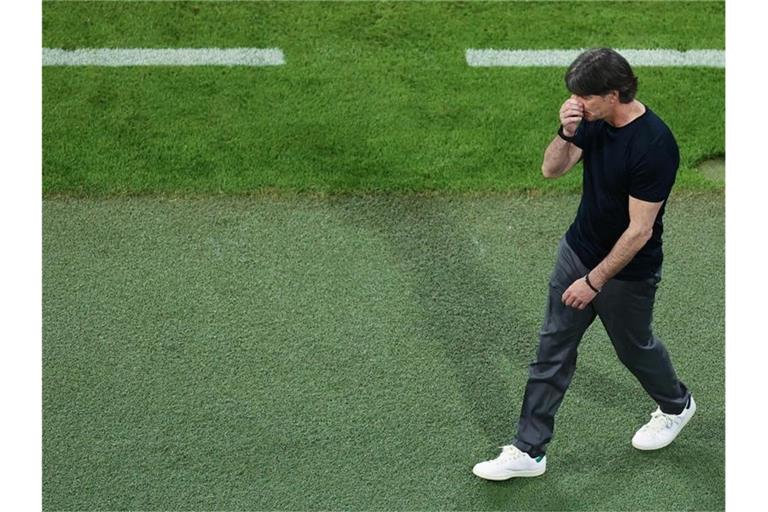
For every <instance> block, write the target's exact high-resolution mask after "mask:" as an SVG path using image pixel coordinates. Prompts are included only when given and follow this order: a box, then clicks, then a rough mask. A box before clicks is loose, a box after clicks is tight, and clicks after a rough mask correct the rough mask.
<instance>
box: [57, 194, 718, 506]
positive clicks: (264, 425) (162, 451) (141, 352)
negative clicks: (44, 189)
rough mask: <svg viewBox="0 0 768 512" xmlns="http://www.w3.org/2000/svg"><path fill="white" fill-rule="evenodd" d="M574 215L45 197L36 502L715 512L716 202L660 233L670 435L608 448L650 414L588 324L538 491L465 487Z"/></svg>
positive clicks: (712, 197)
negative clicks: (692, 407)
mask: <svg viewBox="0 0 768 512" xmlns="http://www.w3.org/2000/svg"><path fill="white" fill-rule="evenodd" d="M578 199H579V198H578V196H563V197H559V198H554V197H547V198H542V199H538V200H528V199H525V198H521V197H511V198H505V197H493V198H485V199H481V198H443V197H437V198H425V197H418V196H400V197H346V198H343V197H336V198H330V199H325V200H323V199H312V198H298V199H289V198H285V197H280V198H267V197H265V198H240V199H235V198H213V199H210V198H209V199H194V200H163V199H151V198H142V199H113V200H70V199H66V200H50V199H47V200H45V201H44V203H43V205H44V210H43V236H44V240H43V249H44V252H43V275H44V279H43V408H44V414H43V420H44V423H43V457H44V459H43V475H44V479H43V499H44V508H45V509H46V510H72V509H77V510H94V509H98V510H105V509H109V510H160V509H162V510H234V509H244V510H275V509H280V510H285V509H290V510H310V509H311V510H339V509H346V510H363V509H364V510H371V509H379V510H382V509H387V510H402V509H409V510H416V509H418V510H447V509H452V510H505V509H511V510H591V509H594V510H635V509H637V508H638V506H642V507H643V508H644V509H647V510H657V509H666V508H668V507H669V504H670V503H675V506H676V507H677V508H680V509H684V510H722V508H723V501H724V485H723V484H724V482H723V475H724V448H723V440H724V368H723V348H724V345H723V336H724V278H723V275H724V272H723V270H724V251H723V239H724V233H723V230H724V223H723V219H724V206H723V195H722V194H708V195H700V196H684V195H677V194H675V195H673V197H672V198H671V200H670V203H669V205H668V210H667V215H666V218H665V228H666V229H665V242H666V260H665V267H664V280H663V281H662V283H661V286H660V289H659V292H658V296H657V308H656V311H655V316H654V319H655V324H654V332H655V334H656V335H658V336H659V337H660V338H661V339H662V340H664V342H665V344H666V346H667V348H668V349H669V352H670V356H671V358H672V360H673V362H674V363H675V367H676V369H677V371H678V373H679V375H680V377H681V378H682V379H683V380H684V381H685V382H686V384H688V385H689V387H690V388H691V390H692V391H693V393H694V394H695V395H696V399H697V402H698V403H699V412H697V414H696V417H695V418H694V419H693V420H692V422H691V423H690V424H689V425H688V426H687V427H686V430H685V431H684V432H683V434H682V435H681V437H680V438H679V439H678V440H677V441H675V443H674V444H673V445H671V446H670V447H668V448H666V449H664V450H661V451H659V452H654V453H643V452H639V451H637V450H635V449H634V448H632V447H631V445H630V439H631V436H632V434H633V432H634V430H635V429H636V428H638V427H639V426H640V425H642V424H643V423H645V422H646V421H647V420H648V419H649V414H650V412H651V411H653V410H654V409H655V405H654V404H653V402H652V401H651V400H650V399H649V398H648V396H647V395H646V393H645V392H644V391H643V390H642V388H641V387H640V385H639V384H638V383H637V382H636V381H635V379H634V377H633V376H632V375H631V374H630V373H629V372H627V371H626V369H624V367H623V366H622V365H621V363H620V362H619V361H618V359H617V357H616V355H615V353H614V351H613V348H612V346H611V344H610V341H609V340H608V339H607V337H606V335H605V332H604V329H603V328H602V326H601V325H600V323H599V322H597V321H596V322H595V324H594V326H593V327H592V328H591V329H590V330H589V331H588V333H587V336H586V337H585V339H584V342H583V344H582V346H581V348H580V354H579V362H578V370H577V372H576V376H575V378H574V382H573V385H572V387H571V388H570V389H569V391H568V394H567V395H566V397H565V400H564V402H563V404H562V407H561V409H560V413H559V415H558V423H557V433H556V435H555V439H554V440H553V443H552V445H551V447H550V450H549V464H548V473H547V474H546V475H545V476H544V477H542V478H540V479H533V480H526V481H521V480H516V481H510V482H506V483H502V484H496V483H489V482H486V481H482V480H480V479H478V478H477V477H475V476H474V475H472V474H471V468H472V465H473V464H474V463H476V462H478V461H479V460H483V459H485V458H489V457H493V456H495V455H496V454H498V448H497V446H498V445H499V444H502V443H505V442H507V441H508V440H509V437H510V436H511V435H512V434H513V433H514V423H515V420H516V416H517V414H518V413H519V410H520V403H521V400H522V393H523V390H524V386H525V381H526V378H527V374H528V363H529V362H531V361H532V359H533V358H534V356H535V350H536V342H537V333H538V330H539V328H540V326H541V321H542V318H543V317H542V315H543V313H544V306H545V304H546V293H547V279H548V276H549V274H550V273H551V271H552V265H553V262H554V258H555V251H556V246H557V241H558V239H559V237H560V236H561V235H562V233H563V232H564V231H565V229H566V228H567V226H568V224H569V223H570V222H571V220H572V219H573V215H574V213H575V210H576V207H577V205H578ZM617 482H620V483H621V485H620V487H617Z"/></svg>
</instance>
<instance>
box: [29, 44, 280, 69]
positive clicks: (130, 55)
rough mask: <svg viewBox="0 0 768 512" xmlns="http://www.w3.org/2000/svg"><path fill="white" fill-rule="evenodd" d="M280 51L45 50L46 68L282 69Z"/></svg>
mask: <svg viewBox="0 0 768 512" xmlns="http://www.w3.org/2000/svg"><path fill="white" fill-rule="evenodd" d="M283 64H285V56H284V55H283V51H282V50H281V49H280V48H161V49H158V48H79V49H76V50H63V49H60V48H43V66H280V65H283Z"/></svg>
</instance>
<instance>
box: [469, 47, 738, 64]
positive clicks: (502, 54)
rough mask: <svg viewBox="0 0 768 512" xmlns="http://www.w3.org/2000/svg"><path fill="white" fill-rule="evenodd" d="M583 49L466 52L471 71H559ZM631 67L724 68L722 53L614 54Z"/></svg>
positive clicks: (703, 51)
mask: <svg viewBox="0 0 768 512" xmlns="http://www.w3.org/2000/svg"><path fill="white" fill-rule="evenodd" d="M582 51H584V50H583V49H581V50H580V49H575V50H495V49H492V48H489V49H484V50H477V49H472V48H469V49H467V52H466V58H467V64H469V65H470V66H472V67H495V66H511V67H560V66H566V67H567V66H569V65H570V64H571V62H573V61H574V60H575V59H576V57H578V56H579V54H580V53H581V52H582ZM616 51H617V52H619V53H620V54H622V55H623V56H624V57H625V58H626V59H627V60H628V61H629V63H630V64H631V65H632V66H670V67H672V66H698V67H709V68H724V67H725V50H688V51H683V52H681V51H677V50H667V49H659V50H619V49H617V50H616Z"/></svg>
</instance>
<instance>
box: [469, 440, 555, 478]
mask: <svg viewBox="0 0 768 512" xmlns="http://www.w3.org/2000/svg"><path fill="white" fill-rule="evenodd" d="M501 448H502V449H501V454H500V455H499V456H498V457H496V458H495V459H493V460H487V461H485V462H480V463H478V464H475V467H474V468H472V472H473V473H474V474H475V475H477V476H479V477H480V478H485V479H486V480H507V479H509V478H513V477H516V476H539V475H541V474H543V473H544V471H546V470H547V457H546V456H544V455H542V456H540V457H536V458H535V459H534V458H532V457H531V456H530V455H528V454H527V453H525V452H522V451H520V450H518V449H517V447H516V446H513V445H507V446H502V447H501Z"/></svg>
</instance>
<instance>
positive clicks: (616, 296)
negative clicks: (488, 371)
mask: <svg viewBox="0 0 768 512" xmlns="http://www.w3.org/2000/svg"><path fill="white" fill-rule="evenodd" d="M565 83H566V86H567V88H568V90H569V91H570V92H571V93H572V95H571V97H570V98H569V99H568V100H566V101H565V102H564V103H563V105H562V107H561V108H560V122H561V126H560V129H559V130H558V134H557V136H556V137H555V138H554V140H552V142H551V143H550V144H549V146H548V147H547V149H546V152H545V153H544V163H543V164H542V168H541V169H542V172H543V173H544V176H545V177H547V178H558V177H560V176H562V175H564V174H565V173H566V172H568V171H569V170H570V169H571V168H572V167H573V166H574V165H576V163H577V162H578V161H579V160H582V159H583V161H584V178H583V180H584V184H583V194H582V198H581V204H580V205H579V209H578V213H577V215H576V219H575V220H574V222H573V224H572V225H571V227H570V229H569V230H568V232H567V233H566V235H565V237H563V239H562V240H561V241H560V246H559V249H558V256H557V262H556V264H555V270H554V272H553V273H552V276H551V278H550V282H549V302H548V304H547V310H546V314H545V319H544V323H543V326H542V329H541V333H540V338H539V347H538V353H537V357H536V361H535V362H534V363H532V364H531V365H530V370H529V377H528V384H527V386H526V389H525V396H524V398H523V405H522V411H521V414H520V420H519V423H518V427H517V435H516V436H515V438H514V439H513V440H512V441H511V444H509V445H507V446H504V447H502V452H501V454H500V455H499V456H498V457H497V458H495V459H493V460H489V461H485V462H481V463H479V464H477V465H475V467H474V469H473V473H474V474H475V475H477V476H479V477H481V478H485V479H488V480H506V479H508V478H512V477H530V476H538V475H541V474H542V473H544V471H545V470H546V464H547V459H546V456H545V449H546V446H547V444H548V443H549V442H550V440H551V439H552V435H553V432H554V423H555V414H556V412H557V410H558V408H559V406H560V403H561V402H562V400H563V396H564V395H565V391H566V390H567V388H568V385H569V384H570V382H571V378H572V377H573V373H574V371H575V369H576V356H577V349H578V345H579V342H580V341H581V338H582V335H583V334H584V331H586V329H587V327H589V326H590V324H591V323H592V322H593V321H594V319H595V317H599V318H600V320H601V322H602V324H603V326H604V327H605V330H606V331H607V333H608V336H609V337H610V339H611V342H612V343H613V346H614V348H615V350H616V353H617V354H618V356H619V359H620V360H621V362H622V363H623V364H624V365H625V366H626V367H627V369H629V371H630V372H632V374H633V375H634V376H635V377H636V378H637V380H638V381H639V382H640V384H641V385H642V386H643V388H644V389H645V390H646V392H648V394H649V395H650V396H651V397H652V398H653V399H654V400H655V401H656V403H657V404H658V405H659V407H658V409H657V410H656V411H655V412H654V413H653V414H652V415H651V420H650V421H649V422H648V423H647V424H646V425H644V426H643V427H642V428H640V430H638V431H637V432H636V433H635V435H634V437H633V438H632V445H633V446H634V447H635V448H637V449H640V450H657V449H659V448H663V447H665V446H667V445H668V444H670V443H671V442H672V441H673V440H674V439H675V437H677V435H678V434H679V433H680V431H681V430H682V428H683V427H684V426H685V425H686V423H688V421H689V420H690V419H691V417H692V416H693V414H694V412H695V411H696V403H695V402H694V400H693V397H692V396H691V393H690V392H689V391H688V389H687V388H686V386H685V385H684V384H683V383H682V382H681V381H680V380H678V378H677V375H676V374H675V370H674V368H673V367H672V362H671V361H670V358H669V355H668V354H667V351H666V349H665V348H664V345H663V344H662V342H661V340H659V339H658V338H657V337H655V336H654V335H653V332H652V330H651V319H652V316H653V304H654V297H655V293H656V288H657V285H658V283H659V281H660V280H661V264H662V243H661V235H662V230H663V225H662V217H663V215H664V203H665V201H666V199H667V197H668V196H669V193H670V190H671V189H672V185H673V184H674V182H675V175H676V173H677V167H678V164H679V152H678V147H677V143H676V142H675V138H674V136H673V135H672V132H671V131H670V130H669V128H668V127H667V125H666V124H664V122H663V121H662V120H661V119H660V118H659V117H658V116H657V115H656V114H655V113H653V112H652V111H651V110H650V109H649V108H648V107H647V106H645V105H643V104H642V103H640V102H639V101H637V100H636V99H635V93H636V91H637V78H636V77H635V75H634V73H633V72H632V69H631V67H630V66H629V63H628V62H627V61H626V60H625V59H624V57H622V56H621V55H619V54H618V53H617V52H615V51H613V50H610V49H607V48H600V49H594V50H588V51H586V52H584V53H582V54H581V55H579V57H578V58H577V59H576V60H575V61H574V62H573V63H572V64H571V66H570V67H569V68H568V71H567V73H566V75H565Z"/></svg>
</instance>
